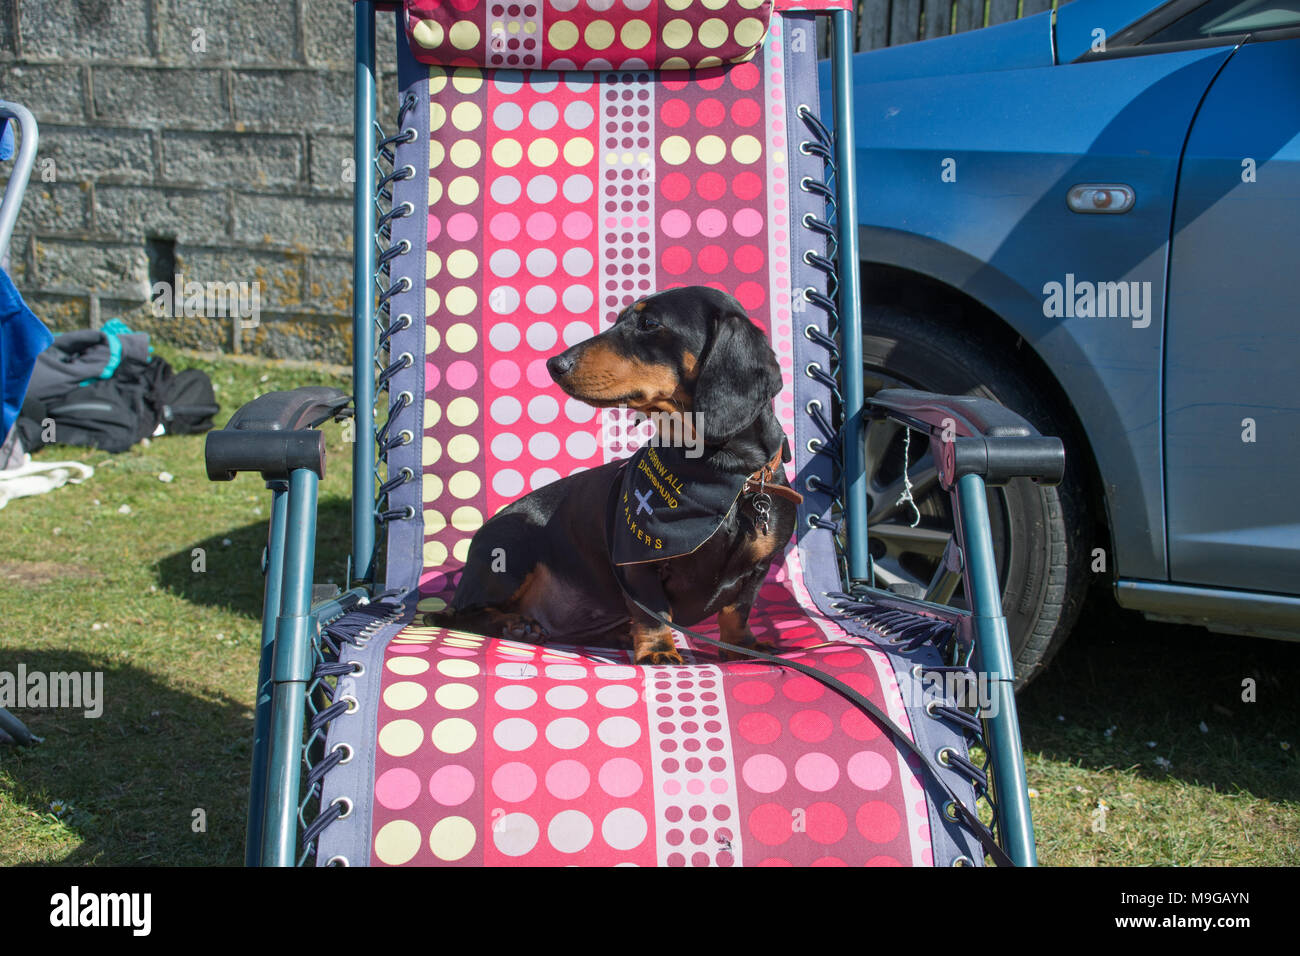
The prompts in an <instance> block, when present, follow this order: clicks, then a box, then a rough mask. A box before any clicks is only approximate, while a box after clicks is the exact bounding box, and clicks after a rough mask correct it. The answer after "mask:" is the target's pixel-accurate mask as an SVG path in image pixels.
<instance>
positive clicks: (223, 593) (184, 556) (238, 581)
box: [154, 492, 352, 619]
mask: <svg viewBox="0 0 1300 956" xmlns="http://www.w3.org/2000/svg"><path fill="white" fill-rule="evenodd" d="M269 504H270V492H267V505H268V511H269ZM351 521H352V504H351V502H350V501H348V500H347V499H346V498H337V497H335V498H326V499H323V500H322V501H321V502H320V506H319V509H318V511H317V517H316V576H315V580H316V581H317V582H318V583H324V582H325V581H326V580H327V579H329V578H333V579H334V580H335V581H336V582H338V583H339V584H340V586H342V584H343V580H344V577H345V576H346V574H347V560H348V552H349V550H350V548H351V540H352V539H351ZM266 536H267V522H265V521H258V522H254V523H253V524H247V525H244V526H243V527H240V528H231V529H230V530H229V531H223V532H221V533H220V534H215V535H212V536H211V537H209V538H205V539H203V540H201V541H194V542H191V543H189V544H187V545H186V546H185V547H184V548H182V549H181V550H179V551H177V552H175V553H174V554H169V555H168V556H167V557H165V558H163V559H162V560H160V561H159V562H158V563H157V564H155V565H154V571H155V573H156V574H157V576H158V586H159V587H160V588H166V589H167V590H168V591H171V592H172V593H173V594H175V595H177V596H179V597H182V598H184V599H185V600H186V601H189V602H191V603H194V604H201V605H208V606H210V607H219V608H223V609H226V610H230V611H234V612H235V613H237V614H243V615H245V616H247V617H251V618H257V619H260V618H261V616H262V590H263V583H264V578H263V577H262V552H263V550H264V549H265V547H266ZM227 541H228V542H229V544H226V543H225V542H227ZM195 548H201V549H203V561H204V564H205V566H206V570H205V571H204V572H203V573H201V574H200V573H197V572H196V571H195V570H194V562H195V559H196V556H195V554H194V549H195Z"/></svg>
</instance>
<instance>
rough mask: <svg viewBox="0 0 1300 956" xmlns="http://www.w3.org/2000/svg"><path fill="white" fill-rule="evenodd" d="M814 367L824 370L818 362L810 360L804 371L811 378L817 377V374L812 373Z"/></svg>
mask: <svg viewBox="0 0 1300 956" xmlns="http://www.w3.org/2000/svg"><path fill="white" fill-rule="evenodd" d="M813 369H816V370H817V371H819V372H820V371H821V370H822V367H821V366H820V365H818V364H817V363H816V362H809V363H808V364H807V365H806V366H804V370H803V373H804V374H805V375H807V376H808V377H809V378H816V377H817V376H816V375H814V374H813V373H812V370H813Z"/></svg>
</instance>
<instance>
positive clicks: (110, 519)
mask: <svg viewBox="0 0 1300 956" xmlns="http://www.w3.org/2000/svg"><path fill="white" fill-rule="evenodd" d="M159 351H160V352H161V353H162V354H163V355H164V356H165V357H166V358H168V359H169V360H170V361H171V362H172V364H173V366H175V367H176V368H178V369H179V368H185V367H200V368H203V369H205V370H206V371H207V372H208V373H209V374H210V375H212V377H213V381H214V382H215V383H216V384H217V386H218V393H217V398H218V400H219V401H220V402H221V404H222V408H223V413H222V415H221V416H219V418H218V423H221V422H223V421H224V420H225V418H227V417H229V415H230V413H231V412H233V411H234V410H235V409H236V408H238V407H239V406H240V405H241V404H242V403H244V402H245V401H248V400H249V399H251V398H253V397H254V396H255V395H257V394H260V393H261V392H265V391H270V390H273V389H288V388H295V387H297V386H299V385H313V384H319V385H346V381H345V380H344V379H343V378H340V377H337V376H335V375H333V374H332V373H330V372H327V371H320V370H315V369H307V368H294V367H287V366H284V365H280V364H277V363H248V362H236V361H233V360H228V359H223V360H220V361H217V362H210V361H207V360H204V359H201V358H197V357H194V356H191V355H181V354H178V353H176V352H174V351H171V350H169V349H166V348H159ZM326 435H327V437H328V445H329V456H330V457H329V468H328V469H327V473H326V478H325V481H324V482H323V483H322V485H321V489H320V499H321V520H320V535H319V538H318V541H317V564H316V567H317V571H316V580H318V581H325V580H329V579H331V578H332V579H335V580H337V581H339V582H340V583H341V582H342V580H343V575H344V563H345V560H346V552H347V534H348V515H349V511H350V504H349V478H350V474H349V473H350V468H349V460H348V446H347V445H346V443H345V442H344V441H343V438H342V433H341V428H340V426H338V425H335V424H331V425H328V426H326ZM39 457H40V458H41V459H42V460H57V459H61V458H69V459H76V460H80V461H84V462H87V463H89V464H91V465H93V466H94V467H95V476H94V477H93V478H92V479H90V480H89V481H88V482H86V483H85V484H82V485H78V486H67V487H64V488H62V489H60V490H58V491H56V492H53V493H51V494H49V495H46V496H43V497H39V498H31V499H19V500H17V501H13V502H11V503H10V504H9V506H8V507H6V508H5V509H4V510H3V511H0V670H7V671H11V672H12V671H15V670H16V668H17V666H18V665H19V664H20V663H21V664H25V665H26V667H27V669H28V670H29V671H33V670H40V671H71V670H77V671H101V672H103V675H104V698H105V702H104V712H103V715H102V716H101V717H99V718H98V719H85V718H83V717H82V716H81V715H80V713H79V712H71V711H58V710H44V711H41V710H30V709H29V710H26V711H19V712H18V716H20V717H21V718H22V719H23V720H24V721H25V722H26V723H27V725H28V727H30V728H31V730H32V731H33V732H34V733H36V734H38V735H40V736H43V737H44V738H45V742H44V743H43V744H41V745H39V746H36V747H32V748H25V749H14V748H4V747H0V864H15V863H27V864H44V863H50V864H59V863H62V864H238V863H241V862H242V859H243V829H244V812H245V803H246V797H247V786H248V763H249V757H250V740H251V736H252V700H253V685H254V682H255V677H256V672H257V653H258V642H259V635H260V613H261V600H262V594H261V588H262V578H261V576H260V575H259V574H258V573H257V568H258V562H259V559H260V555H261V550H262V547H263V545H264V544H265V539H266V527H265V523H266V517H267V508H268V503H269V496H268V493H267V492H266V491H265V490H264V488H263V487H262V484H261V483H260V482H259V481H258V480H257V479H256V478H255V477H253V476H247V475H246V476H241V477H240V478H239V479H237V480H236V481H234V482H229V483H212V482H209V481H208V480H207V477H206V475H205V473H204V469H203V436H184V437H174V438H161V439H156V440H154V441H152V442H151V443H150V444H149V445H148V446H147V447H145V446H137V447H136V448H135V449H133V450H132V451H130V452H129V453H126V454H123V455H113V456H110V455H106V454H104V453H102V452H96V451H93V450H80V449H67V448H51V449H47V450H45V451H43V452H41V453H40V456H39ZM162 473H168V474H170V475H171V476H173V477H172V480H171V481H170V482H164V481H162V480H160V479H159V477H158V476H159V475H160V474H162ZM196 548H197V549H202V551H201V554H196V552H195V550H194V549H196ZM198 567H202V568H203V570H196V568H198ZM1102 598H1103V599H1102V600H1096V601H1093V602H1092V608H1091V609H1090V610H1089V611H1088V612H1087V613H1086V614H1085V617H1084V619H1083V620H1082V621H1081V622H1080V624H1079V627H1078V629H1077V630H1076V632H1075V635H1074V636H1073V638H1072V639H1071V642H1070V643H1069V644H1068V645H1067V646H1066V648H1065V649H1064V650H1063V651H1062V652H1061V654H1060V656H1059V657H1058V659H1057V662H1056V663H1055V664H1054V665H1053V667H1052V669H1051V670H1050V671H1049V672H1048V673H1047V674H1045V675H1044V676H1043V677H1041V678H1039V679H1038V681H1036V682H1035V683H1034V684H1033V685H1032V686H1031V687H1030V688H1028V689H1027V690H1026V691H1025V692H1024V693H1023V694H1022V696H1021V703H1020V706H1021V712H1022V730H1023V735H1024V740H1025V747H1026V751H1027V758H1028V766H1029V782H1030V786H1031V787H1032V788H1033V795H1032V797H1031V805H1032V807H1033V810H1034V815H1035V822H1036V825H1037V836H1038V846H1039V856H1040V860H1041V862H1042V863H1044V864H1047V865H1085V866H1092V865H1105V866H1120V865H1151V864H1155V865H1162V864H1180V865H1195V864H1247V863H1250V864H1267V865H1285V864H1289V865H1296V864H1300V763H1298V762H1297V751H1296V746H1297V745H1300V730H1297V728H1298V727H1300V698H1298V697H1297V695H1296V693H1295V691H1294V689H1293V688H1294V687H1295V686H1296V685H1297V682H1298V681H1300V646H1297V645H1295V644H1286V643H1281V642H1271V641H1261V640H1254V639H1249V638H1235V637H1226V636H1218V635H1209V634H1207V633H1205V632H1204V631H1201V630H1198V629H1194V628H1177V627H1170V626H1163V625H1153V624H1148V623H1146V622H1144V621H1142V620H1141V619H1139V618H1135V617H1132V616H1130V615H1125V614H1122V613H1121V612H1119V611H1118V610H1115V609H1114V608H1113V607H1112V606H1110V605H1109V603H1108V601H1106V600H1105V599H1104V595H1103V596H1102ZM1247 678H1249V679H1251V680H1253V681H1254V689H1255V697H1256V700H1255V702H1253V703H1247V702H1243V700H1242V681H1243V680H1244V679H1247ZM197 810H202V811H203V814H202V816H203V818H204V819H205V822H206V828H204V829H202V830H201V832H196V828H195V826H194V821H195V819H196V813H195V811H197Z"/></svg>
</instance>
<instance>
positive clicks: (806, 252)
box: [803, 249, 813, 265]
mask: <svg viewBox="0 0 1300 956" xmlns="http://www.w3.org/2000/svg"><path fill="white" fill-rule="evenodd" d="M811 255H812V250H811V249H805V250H804V254H803V261H804V263H805V264H806V265H812V264H813V261H812V260H811V259H809V258H808V257H809V256H811Z"/></svg>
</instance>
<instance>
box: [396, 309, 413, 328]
mask: <svg viewBox="0 0 1300 956" xmlns="http://www.w3.org/2000/svg"><path fill="white" fill-rule="evenodd" d="M397 323H398V325H397V328H398V330H399V331H400V330H402V329H409V328H410V327H411V313H409V312H403V313H402V314H401V315H399V316H398V317H397Z"/></svg>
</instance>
